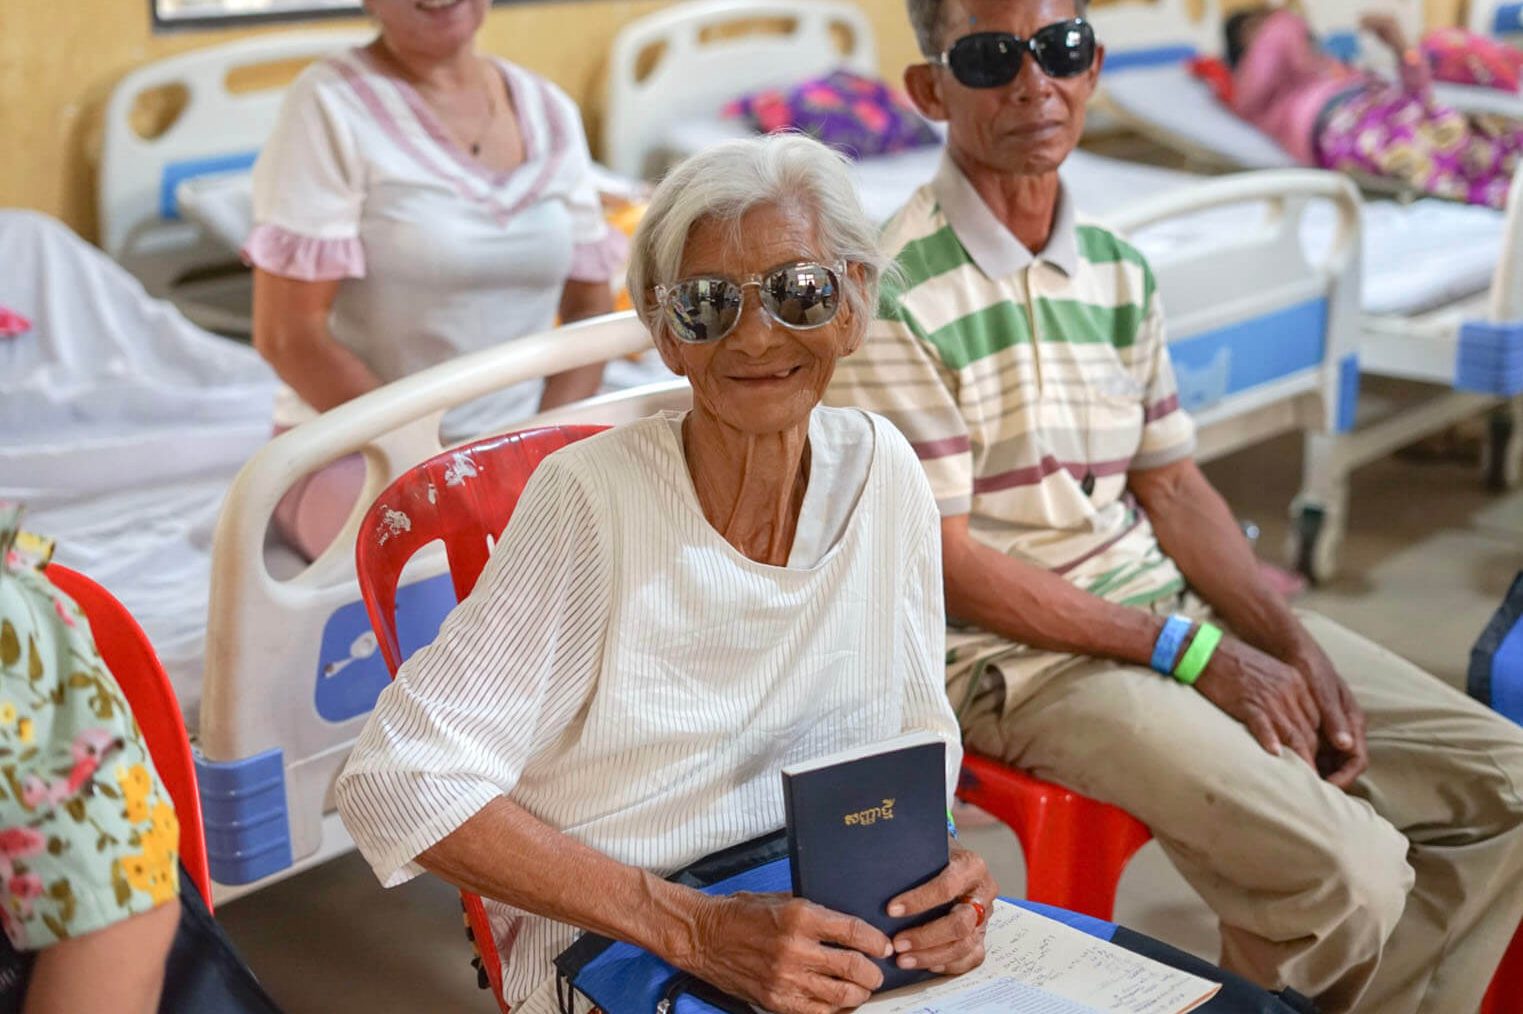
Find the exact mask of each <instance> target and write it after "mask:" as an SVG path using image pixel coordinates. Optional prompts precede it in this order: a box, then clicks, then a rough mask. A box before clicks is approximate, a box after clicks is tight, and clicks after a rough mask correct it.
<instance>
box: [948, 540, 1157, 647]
mask: <svg viewBox="0 0 1523 1014" xmlns="http://www.w3.org/2000/svg"><path fill="white" fill-rule="evenodd" d="M967 520H968V519H967V516H966V515H961V516H958V517H954V518H945V519H943V521H942V526H941V531H942V565H943V567H944V569H945V573H946V598H947V615H948V616H950V617H952V618H953V619H954V620H958V621H961V622H964V623H971V624H974V625H975V626H978V627H981V628H983V629H984V630H987V631H989V632H990V633H993V634H998V635H999V636H1001V637H1004V638H1007V639H1009V640H1011V641H1015V642H1018V643H1020V644H1025V645H1029V646H1031V647H1033V648H1038V649H1041V650H1044V651H1061V652H1069V653H1072V654H1076V655H1095V656H1100V657H1104V658H1114V659H1117V660H1118V661H1122V662H1127V663H1130V664H1133V665H1146V664H1147V663H1148V661H1149V660H1150V659H1151V658H1152V654H1153V644H1154V642H1155V641H1156V640H1157V639H1158V632H1159V630H1160V628H1161V627H1162V626H1163V619H1162V618H1161V617H1157V616H1154V615H1152V614H1151V613H1148V612H1146V611H1144V610H1141V609H1134V608H1131V607H1129V606H1122V605H1117V604H1116V603H1114V602H1107V601H1105V600H1104V599H1102V598H1100V597H1099V596H1097V595H1091V594H1090V593H1088V592H1086V591H1084V590H1082V589H1080V588H1077V587H1075V586H1074V585H1072V584H1070V583H1069V582H1068V581H1067V580H1066V579H1064V578H1063V577H1061V576H1059V575H1057V574H1054V573H1052V572H1051V571H1047V570H1044V569H1042V568H1041V567H1037V566H1034V565H1032V564H1029V563H1026V562H1024V561H1022V560H1016V559H1013V558H1011V557H1009V556H1006V555H1005V554H1004V553H1001V552H999V551H998V550H995V549H992V548H990V547H988V546H985V545H983V544H982V543H980V542H978V541H977V540H976V539H974V538H973V537H972V536H971V535H970V534H969V533H968V525H967Z"/></svg>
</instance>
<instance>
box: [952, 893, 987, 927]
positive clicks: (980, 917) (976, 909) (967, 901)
mask: <svg viewBox="0 0 1523 1014" xmlns="http://www.w3.org/2000/svg"><path fill="white" fill-rule="evenodd" d="M958 900H959V901H961V902H962V903H963V904H964V905H967V906H969V907H970V908H972V909H973V914H974V915H975V916H977V921H976V922H975V923H974V924H973V925H974V927H978V926H982V925H983V924H984V923H986V922H988V921H989V910H988V909H987V908H985V907H984V903H983V902H981V901H979V900H978V899H977V898H975V897H973V895H971V894H965V895H963V896H962V897H961V898H959V899H958Z"/></svg>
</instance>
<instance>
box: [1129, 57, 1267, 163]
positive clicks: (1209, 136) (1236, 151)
mask: <svg viewBox="0 0 1523 1014" xmlns="http://www.w3.org/2000/svg"><path fill="white" fill-rule="evenodd" d="M1101 89H1102V94H1103V95H1104V97H1105V98H1106V99H1107V100H1108V101H1109V102H1110V103H1111V104H1112V105H1113V106H1115V107H1116V109H1117V110H1118V111H1119V112H1121V113H1122V114H1123V115H1125V116H1126V117H1127V118H1128V119H1131V120H1134V121H1137V122H1139V123H1143V124H1152V125H1155V126H1157V127H1159V128H1161V129H1162V130H1164V131H1166V132H1167V133H1169V134H1172V135H1174V136H1175V137H1178V138H1182V139H1183V140H1185V141H1187V142H1189V143H1190V144H1191V145H1194V146H1195V147H1197V148H1202V149H1204V150H1206V151H1210V152H1214V153H1216V154H1217V155H1220V156H1221V157H1222V158H1224V159H1226V160H1227V161H1229V162H1231V163H1233V164H1234V165H1238V166H1241V167H1242V168H1244V169H1286V168H1289V167H1291V166H1294V165H1296V160H1295V159H1294V158H1292V157H1291V156H1290V153H1289V152H1287V151H1286V150H1285V149H1284V148H1281V147H1280V146H1279V144H1277V143H1276V142H1275V141H1274V139H1273V138H1271V137H1269V136H1268V135H1267V134H1265V133H1263V132H1262V131H1260V130H1259V129H1258V128H1256V127H1253V126H1250V125H1249V124H1247V123H1245V122H1243V120H1241V119H1240V118H1239V117H1238V116H1237V115H1236V114H1235V113H1233V112H1232V111H1231V110H1230V109H1227V108H1226V107H1225V106H1223V105H1222V104H1221V102H1219V101H1218V100H1217V98H1216V95H1215V94H1214V93H1213V92H1212V91H1211V89H1210V88H1209V87H1207V86H1206V85H1205V84H1204V83H1203V82H1201V81H1199V80H1197V79H1196V78H1195V77H1194V76H1192V75H1191V74H1190V69H1189V68H1188V67H1186V66H1185V65H1184V64H1182V63H1175V64H1170V65H1167V66H1160V67H1135V68H1131V69H1128V70H1120V71H1111V72H1109V73H1106V74H1104V75H1103V76H1102V78H1101Z"/></svg>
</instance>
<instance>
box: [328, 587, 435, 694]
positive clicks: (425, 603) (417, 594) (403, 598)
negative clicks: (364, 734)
mask: <svg viewBox="0 0 1523 1014" xmlns="http://www.w3.org/2000/svg"><path fill="white" fill-rule="evenodd" d="M453 608H455V588H454V585H452V584H451V583H450V578H449V575H448V574H439V575H436V576H434V577H431V578H428V579H426V580H423V581H415V582H413V583H412V584H407V585H403V586H402V587H401V588H398V589H397V640H398V642H400V644H401V647H402V657H403V658H406V657H407V656H408V655H411V654H412V653H413V652H415V651H417V650H418V649H419V648H421V647H423V646H424V645H425V644H428V643H429V642H430V641H432V640H433V639H434V636H435V635H436V634H438V633H439V624H441V623H443V622H444V618H445V617H446V616H448V615H449V612H450V610H451V609H453ZM316 675H317V689H316V697H315V701H314V704H315V706H316V708H317V713H318V714H319V715H321V716H322V717H323V719H324V720H326V721H329V722H344V721H348V720H349V719H351V718H354V717H356V716H358V715H363V714H366V713H367V712H369V711H370V710H371V709H373V708H374V707H375V702H376V698H377V697H380V696H381V691H382V690H385V689H386V684H388V683H390V682H391V674H390V673H389V672H387V671H386V661H385V659H383V658H382V657H381V651H380V644H379V642H378V641H377V640H376V636H375V631H373V630H371V628H370V617H369V615H367V614H366V612H365V603H363V602H350V603H348V604H347V605H344V606H341V607H339V608H338V609H336V610H334V612H333V615H332V616H329V617H328V622H327V623H326V624H325V625H324V626H323V639H322V644H321V645H320V646H319V648H318V654H317V674H316Z"/></svg>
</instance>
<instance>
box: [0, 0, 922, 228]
mask: <svg viewBox="0 0 1523 1014" xmlns="http://www.w3.org/2000/svg"><path fill="white" fill-rule="evenodd" d="M669 2H671V0H586V2H567V3H553V4H549V3H547V4H539V3H533V4H523V5H513V6H509V7H502V8H497V9H495V10H493V11H492V12H491V13H490V14H489V15H488V18H487V23H486V26H485V27H484V28H483V29H482V34H481V39H480V41H481V44H482V47H483V48H484V49H486V50H488V51H490V52H494V53H499V54H501V55H503V56H505V57H507V58H508V59H510V60H513V61H514V62H516V63H519V64H522V65H523V66H525V67H528V68H530V69H531V70H534V71H537V72H539V73H541V74H544V75H546V76H547V77H549V78H551V79H552V80H554V81H555V82H556V83H557V84H559V85H561V86H562V87H563V88H565V89H566V90H567V91H568V92H569V93H570V94H571V96H572V97H573V98H575V99H577V101H578V102H580V103H581V105H582V108H583V109H584V110H585V111H586V112H587V115H588V120H589V123H588V127H589V131H594V132H595V129H596V127H595V124H596V116H597V105H598V102H599V96H600V93H601V89H602V72H603V61H604V58H605V54H606V53H607V52H608V47H609V45H610V43H611V41H612V39H613V37H614V34H615V33H616V32H617V31H618V29H619V28H620V26H622V25H624V24H625V23H627V22H628V21H630V20H632V19H634V18H638V17H641V16H642V15H645V14H649V13H650V12H651V11H654V10H657V9H659V8H661V7H664V6H666V5H667V3H669ZM863 6H864V8H866V9H868V10H869V12H870V17H871V18H872V20H873V22H874V28H875V31H876V35H877V39H878V46H879V50H880V53H881V55H882V61H883V66H884V69H885V72H887V73H891V74H892V76H893V77H894V78H896V79H897V77H898V75H899V72H900V70H901V69H902V68H903V67H904V66H905V64H907V63H908V62H909V60H910V57H911V55H912V53H913V51H914V40H913V38H912V36H911V33H910V30H909V28H908V26H907V25H906V24H905V22H904V18H903V15H902V7H901V6H900V4H899V2H898V0H868V2H866V3H864V4H863ZM147 8H148V3H147V0H0V139H3V140H0V207H28V208H36V209H39V210H42V211H46V212H49V213H51V214H54V215H57V216H59V217H60V218H62V219H63V220H64V221H66V222H68V223H69V224H70V225H72V226H74V227H75V228H76V229H78V230H79V231H80V232H82V233H83V234H85V235H86V236H92V237H93V236H94V235H95V196H94V187H95V178H94V150H95V147H96V145H97V144H98V133H99V124H100V117H101V111H102V109H103V106H104V103H105V100H106V97H107V95H108V94H109V93H110V90H111V87H112V86H113V85H114V84H115V83H116V82H117V81H118V80H119V79H120V78H121V77H122V75H123V74H125V73H127V72H128V71H130V70H131V69H133V68H134V67H137V66H139V65H141V64H143V63H146V62H148V61H151V60H156V59H160V58H162V57H165V56H169V55H172V54H174V53H179V52H182V51H184V50H186V49H192V48H196V47H199V46H208V45H215V44H217V43H221V42H225V41H229V40H231V39H235V38H239V37H241V36H245V35H254V34H258V31H269V30H271V29H260V30H247V31H227V30H222V31H195V32H174V33H168V34H160V35H154V34H153V33H152V31H151V29H150V25H149V20H148V10H147ZM320 24H322V25H324V26H329V25H331V26H333V27H341V26H342V27H355V26H356V25H360V24H362V22H358V21H347V22H345V21H339V22H322V23H320ZM275 30H279V29H275ZM594 136H596V135H595V133H594Z"/></svg>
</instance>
